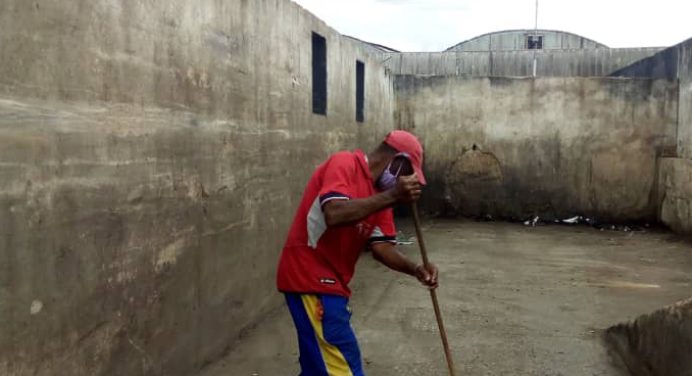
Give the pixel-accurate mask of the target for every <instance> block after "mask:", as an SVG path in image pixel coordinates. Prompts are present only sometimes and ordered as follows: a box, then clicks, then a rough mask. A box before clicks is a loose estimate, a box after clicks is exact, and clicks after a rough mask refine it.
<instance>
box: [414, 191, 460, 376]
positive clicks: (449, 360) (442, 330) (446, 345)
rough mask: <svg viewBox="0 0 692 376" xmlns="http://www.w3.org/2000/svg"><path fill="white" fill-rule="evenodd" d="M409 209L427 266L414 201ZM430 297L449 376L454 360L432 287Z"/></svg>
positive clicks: (426, 254) (421, 232) (426, 266)
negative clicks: (411, 212) (411, 211)
mask: <svg viewBox="0 0 692 376" xmlns="http://www.w3.org/2000/svg"><path fill="white" fill-rule="evenodd" d="M411 209H412V210H413V223H414V224H415V226H416V236H417V237H418V246H419V247H420V254H421V256H422V258H423V265H424V266H425V268H426V269H427V268H428V265H429V264H430V262H429V261H428V252H427V251H426V249H425V243H424V242H423V230H422V229H421V224H420V217H419V216H418V206H417V205H416V203H415V202H414V203H412V204H411ZM430 297H431V298H432V302H433V308H434V309H435V318H437V327H438V328H439V329H440V337H442V346H443V347H444V350H445V358H446V359H447V368H449V374H450V376H454V375H455V373H454V362H453V361H452V353H451V351H449V342H447V332H445V326H444V324H443V323H442V313H441V312H440V305H439V303H438V302H437V293H436V291H435V290H434V289H432V290H430Z"/></svg>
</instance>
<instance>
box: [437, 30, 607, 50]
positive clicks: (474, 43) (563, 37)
mask: <svg viewBox="0 0 692 376" xmlns="http://www.w3.org/2000/svg"><path fill="white" fill-rule="evenodd" d="M529 35H538V36H542V37H543V49H546V50H552V49H572V48H599V47H600V48H607V47H606V46H605V45H603V44H601V43H598V42H596V41H593V40H591V39H588V38H584V37H582V36H580V35H576V34H572V33H567V32H564V31H559V30H544V29H538V30H537V31H536V30H534V29H523V30H505V31H498V32H493V33H488V34H483V35H480V36H478V37H475V38H473V39H469V40H467V41H464V42H461V43H459V44H457V45H455V46H452V47H450V48H448V49H447V51H455V52H461V51H512V50H514V51H516V50H524V49H526V48H527V45H526V38H527V36H529Z"/></svg>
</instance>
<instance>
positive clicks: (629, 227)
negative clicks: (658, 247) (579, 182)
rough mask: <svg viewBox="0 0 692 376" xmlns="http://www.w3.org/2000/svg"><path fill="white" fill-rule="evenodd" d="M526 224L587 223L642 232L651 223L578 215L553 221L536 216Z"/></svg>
mask: <svg viewBox="0 0 692 376" xmlns="http://www.w3.org/2000/svg"><path fill="white" fill-rule="evenodd" d="M523 222H524V226H531V227H536V226H538V225H541V224H550V223H553V224H558V225H569V226H574V225H587V226H591V227H593V228H596V229H598V230H601V231H605V230H609V231H621V232H641V231H645V229H648V228H649V227H650V225H649V224H648V223H644V224H643V225H641V226H636V225H633V224H630V225H625V224H614V223H601V222H599V221H597V220H596V219H595V218H591V217H584V216H581V215H576V216H574V217H569V218H565V219H555V220H553V221H552V222H550V221H543V220H541V218H540V217H538V216H535V217H533V218H532V219H528V220H525V221H523Z"/></svg>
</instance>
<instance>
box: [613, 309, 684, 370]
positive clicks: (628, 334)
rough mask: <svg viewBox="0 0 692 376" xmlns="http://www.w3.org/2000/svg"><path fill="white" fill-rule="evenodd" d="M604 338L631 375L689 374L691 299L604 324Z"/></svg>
mask: <svg viewBox="0 0 692 376" xmlns="http://www.w3.org/2000/svg"><path fill="white" fill-rule="evenodd" d="M605 339H606V341H607V343H608V344H609V345H610V347H611V349H612V351H613V352H614V355H616V356H618V357H619V358H620V359H621V360H622V361H623V362H624V363H625V365H626V366H627V368H628V370H629V372H630V374H631V375H633V376H672V375H676V376H689V375H692V356H690V354H692V299H691V300H686V301H682V302H679V303H677V304H674V305H672V306H670V307H667V308H664V309H662V310H660V311H656V312H654V313H652V314H650V315H643V316H641V317H639V318H637V319H636V320H634V321H632V322H629V323H625V324H620V325H616V326H613V327H611V328H608V330H607V331H606V333H605Z"/></svg>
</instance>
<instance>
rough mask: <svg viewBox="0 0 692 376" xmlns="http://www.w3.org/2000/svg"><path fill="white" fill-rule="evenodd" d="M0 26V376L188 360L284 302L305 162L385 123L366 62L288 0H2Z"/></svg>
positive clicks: (385, 93) (188, 368)
mask: <svg viewBox="0 0 692 376" xmlns="http://www.w3.org/2000/svg"><path fill="white" fill-rule="evenodd" d="M0 30H2V31H3V32H2V33H0V374H2V375H56V374H62V375H190V374H193V373H194V370H195V369H198V368H200V367H202V366H204V365H205V364H207V363H208V362H210V361H212V360H213V359H215V358H216V357H218V356H219V355H220V354H222V353H223V352H224V349H226V348H228V347H229V346H233V340H234V339H235V338H237V336H238V335H239V333H241V331H242V330H243V328H246V327H247V326H248V325H251V324H252V323H253V322H255V321H256V320H258V319H259V318H261V317H262V315H263V314H264V313H266V312H268V311H269V310H271V309H272V307H274V306H275V305H277V304H278V303H280V301H281V297H280V296H279V294H277V293H276V292H275V290H274V270H275V265H276V261H277V257H278V254H279V251H280V248H281V246H282V243H283V240H284V237H285V232H286V230H287V228H288V225H289V223H290V220H291V219H292V218H291V217H292V215H293V212H294V210H295V208H296V206H297V203H298V200H299V199H300V195H301V192H302V189H303V186H304V184H305V182H306V181H307V178H308V176H309V174H310V173H311V171H312V169H313V167H314V166H316V164H317V163H318V162H320V161H321V160H322V159H323V158H325V157H326V156H327V155H328V153H331V152H334V151H336V150H339V149H342V148H354V147H356V146H362V147H365V148H367V147H370V146H373V145H374V144H375V143H376V142H377V141H379V138H380V137H381V136H383V135H384V134H385V132H386V131H388V130H389V129H391V128H392V127H393V106H394V103H393V99H392V98H393V86H392V82H391V80H390V79H389V77H388V75H386V74H385V70H384V68H383V67H381V66H380V65H379V64H378V61H379V60H378V59H377V58H372V57H370V56H369V55H368V54H367V53H366V52H365V51H364V50H363V49H362V48H361V47H359V46H358V43H356V42H353V41H351V40H346V39H344V38H342V37H341V36H340V35H338V34H337V33H336V32H334V31H333V30H331V29H329V28H328V27H327V26H326V25H325V24H324V23H323V22H321V21H319V20H318V19H316V18H315V17H313V16H311V15H310V14H309V13H307V12H306V11H305V10H303V9H301V8H300V7H298V6H296V5H295V4H294V3H292V2H289V1H284V0H253V1H246V0H229V1H214V0H201V1H192V2H191V1H183V0H168V1H163V2H139V1H130V0H119V1H107V0H89V1H87V0H67V1H59V2H58V1H32V2H26V1H22V0H7V1H2V2H0ZM313 30H315V31H318V32H320V33H322V34H323V35H324V36H325V37H326V38H327V43H328V53H329V66H328V71H329V109H328V111H329V112H328V116H326V117H325V116H318V115H312V113H311V32H312V31H313ZM356 59H361V60H363V61H365V62H366V68H367V70H366V81H367V84H366V123H364V124H357V123H356V122H355V121H354V119H355V62H356Z"/></svg>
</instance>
